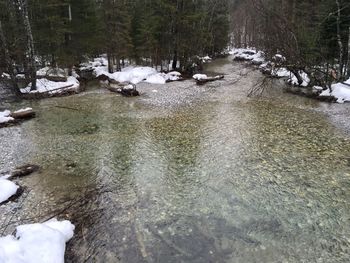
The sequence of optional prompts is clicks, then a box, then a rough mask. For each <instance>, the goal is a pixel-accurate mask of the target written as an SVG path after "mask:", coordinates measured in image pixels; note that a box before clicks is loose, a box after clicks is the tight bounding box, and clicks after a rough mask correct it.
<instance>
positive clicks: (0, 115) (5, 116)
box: [0, 110, 14, 124]
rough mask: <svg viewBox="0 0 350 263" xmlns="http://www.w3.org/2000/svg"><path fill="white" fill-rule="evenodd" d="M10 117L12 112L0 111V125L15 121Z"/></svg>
mask: <svg viewBox="0 0 350 263" xmlns="http://www.w3.org/2000/svg"><path fill="white" fill-rule="evenodd" d="M10 115H11V111H9V110H5V111H0V124H3V123H7V122H11V121H14V118H12V117H11V116H10Z"/></svg>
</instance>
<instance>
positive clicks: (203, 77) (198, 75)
mask: <svg viewBox="0 0 350 263" xmlns="http://www.w3.org/2000/svg"><path fill="white" fill-rule="evenodd" d="M193 79H195V80H202V79H208V76H207V75H205V74H195V75H193Z"/></svg>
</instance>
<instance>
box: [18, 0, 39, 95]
mask: <svg viewBox="0 0 350 263" xmlns="http://www.w3.org/2000/svg"><path fill="white" fill-rule="evenodd" d="M17 5H18V8H19V10H20V14H21V19H22V22H23V25H24V31H25V34H26V38H27V43H26V59H27V60H28V68H29V74H30V78H31V83H32V86H31V90H36V67H35V49H34V39H33V34H32V27H31V25H30V22H29V16H28V2H27V0H17Z"/></svg>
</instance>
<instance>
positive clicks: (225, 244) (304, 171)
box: [0, 60, 350, 262]
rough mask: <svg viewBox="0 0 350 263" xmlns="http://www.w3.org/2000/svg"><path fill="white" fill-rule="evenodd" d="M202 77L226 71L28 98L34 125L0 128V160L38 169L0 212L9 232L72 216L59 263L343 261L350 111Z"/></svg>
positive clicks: (253, 75)
mask: <svg viewBox="0 0 350 263" xmlns="http://www.w3.org/2000/svg"><path fill="white" fill-rule="evenodd" d="M208 71H213V72H220V73H225V74H227V75H226V78H225V80H224V81H222V82H216V83H211V84H209V85H207V86H203V87H197V86H196V85H194V83H193V82H191V81H186V82H179V83H172V84H169V85H167V86H152V85H146V84H143V85H141V86H140V87H139V88H140V91H141V92H142V94H143V96H142V97H140V98H132V99H127V98H122V97H118V96H116V95H114V94H111V93H108V92H105V91H100V90H96V89H89V90H88V92H86V93H84V94H80V95H77V96H72V97H65V98H54V99H49V100H42V101H37V102H30V103H31V106H32V107H34V108H35V109H36V110H37V112H38V117H37V118H36V119H34V120H32V121H29V122H26V123H24V124H23V125H22V126H19V127H15V128H9V129H1V130H0V136H1V137H0V138H1V142H0V148H1V152H2V156H3V158H2V160H1V161H0V166H1V168H2V170H6V169H10V168H11V167H13V166H15V165H16V164H23V163H25V162H30V163H36V164H40V165H41V166H42V167H43V169H42V171H41V172H40V173H38V174H35V175H33V176H31V177H28V178H25V179H23V181H21V184H22V185H25V186H27V187H28V191H27V194H26V195H25V196H23V197H22V198H21V199H20V200H19V202H18V203H17V204H10V205H7V206H6V207H0V214H2V216H0V220H1V222H2V225H3V226H7V227H2V229H4V232H5V233H10V232H12V231H13V229H14V225H15V224H16V221H18V220H20V221H22V222H32V221H33V218H35V220H44V219H47V218H48V217H50V216H53V215H59V216H60V217H61V218H68V219H70V220H71V221H72V222H73V223H75V224H76V226H77V229H76V235H75V238H74V239H73V240H72V241H71V242H70V243H69V245H68V249H67V250H68V251H67V260H66V261H67V262H348V261H349V256H350V224H349V219H350V210H349V208H350V205H349V202H348V200H350V191H349V190H350V163H349V158H350V144H349V137H348V135H346V133H345V132H344V130H341V129H340V128H344V127H346V126H344V123H346V121H343V120H344V118H345V117H344V116H346V113H347V111H348V109H349V107H348V106H347V105H340V106H344V107H343V108H342V109H340V108H339V105H335V106H328V105H329V104H323V103H319V102H317V101H313V100H309V99H305V98H301V97H297V96H293V95H285V94H282V93H281V92H280V91H279V89H277V88H274V89H272V90H271V91H269V92H268V93H266V94H265V95H264V96H263V97H262V98H247V97H246V94H247V92H248V90H249V88H250V87H251V86H252V85H254V84H255V83H256V82H257V81H258V80H259V79H260V74H259V73H257V72H250V73H249V74H248V75H247V76H243V77H242V76H240V75H239V73H244V72H246V71H249V69H246V68H244V67H243V66H242V64H231V63H230V62H229V60H219V61H216V62H214V63H213V64H211V65H210V66H209V67H208ZM237 80H239V81H238V82H237ZM276 85H277V84H276ZM155 90H157V92H155ZM28 104H29V102H23V105H25V106H27V105H28ZM19 106H21V105H16V107H19ZM13 107H14V106H13ZM332 112H337V113H338V114H337V115H336V116H337V118H335V119H329V118H328V117H327V114H328V113H332ZM339 119H340V120H342V121H339ZM343 122H344V123H343ZM334 124H337V125H338V124H339V125H338V126H339V127H336V126H335V125H334ZM11 162H12V163H11ZM14 211H15V213H13V212H14ZM13 214H14V216H11V215H13Z"/></svg>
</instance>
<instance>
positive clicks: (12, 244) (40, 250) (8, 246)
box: [0, 219, 75, 263]
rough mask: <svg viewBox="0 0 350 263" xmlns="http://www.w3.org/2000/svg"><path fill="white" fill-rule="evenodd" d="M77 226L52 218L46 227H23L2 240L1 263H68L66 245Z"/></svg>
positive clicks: (31, 225) (0, 239)
mask: <svg viewBox="0 0 350 263" xmlns="http://www.w3.org/2000/svg"><path fill="white" fill-rule="evenodd" d="M74 229H75V226H74V225H73V224H72V223H71V222H69V221H60V222H59V221H57V219H52V220H50V221H47V222H45V223H43V224H29V225H22V226H19V227H17V228H16V236H11V235H9V236H6V237H2V238H0V262H1V263H64V253H65V249H66V242H67V241H69V240H70V239H71V238H72V237H73V233H74Z"/></svg>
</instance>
